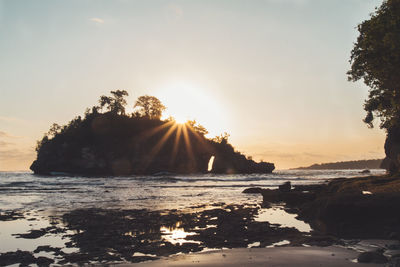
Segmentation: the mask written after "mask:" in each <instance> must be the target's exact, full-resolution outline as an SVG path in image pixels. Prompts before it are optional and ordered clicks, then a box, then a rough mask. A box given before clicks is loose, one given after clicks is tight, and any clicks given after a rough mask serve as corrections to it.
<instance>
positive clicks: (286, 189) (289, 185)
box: [279, 181, 292, 192]
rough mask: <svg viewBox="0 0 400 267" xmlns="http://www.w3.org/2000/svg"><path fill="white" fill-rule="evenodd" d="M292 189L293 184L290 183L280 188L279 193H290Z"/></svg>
mask: <svg viewBox="0 0 400 267" xmlns="http://www.w3.org/2000/svg"><path fill="white" fill-rule="evenodd" d="M290 189H292V184H291V183H290V181H288V182H285V183H283V184H282V185H280V186H279V191H281V192H289V191H290Z"/></svg>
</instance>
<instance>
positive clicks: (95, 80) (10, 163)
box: [0, 0, 385, 171]
mask: <svg viewBox="0 0 400 267" xmlns="http://www.w3.org/2000/svg"><path fill="white" fill-rule="evenodd" d="M381 3H382V0H379V1H378V0H253V1H247V0H242V1H235V0H225V1H223V0H216V1H214V0H213V1H211V0H201V1H200V0H198V1H194V0H193V1H191V0H182V1H174V0H171V1H167V0H166V1H161V0H160V1H159V0H146V1H133V0H132V1H129V0H114V1H111V0H69V1H61V0H56V1H54V0H47V1H46V0H39V1H23V0H0V170H3V171H6V170H28V169H29V166H30V164H31V162H32V161H33V160H34V159H35V157H36V152H35V149H34V148H35V146H36V140H39V139H41V138H42V136H43V134H44V133H45V132H47V131H48V129H49V127H50V125H51V124H52V123H53V122H56V123H59V124H66V123H67V122H68V121H69V120H71V119H72V118H74V117H75V116H77V115H82V114H83V113H84V111H85V109H86V108H87V107H91V106H93V105H96V104H97V102H98V99H99V97H100V95H105V94H107V93H108V92H109V91H111V90H115V89H125V90H127V91H128V92H129V94H130V95H129V97H128V105H129V106H128V108H127V110H128V111H132V107H133V104H134V102H135V99H136V98H137V97H139V96H141V95H145V94H148V95H154V96H156V97H158V98H159V99H160V100H161V101H162V102H163V103H164V105H166V106H167V107H168V109H167V110H166V112H165V116H170V115H171V116H174V117H176V118H177V119H179V120H186V119H196V120H197V121H198V122H199V123H200V124H202V125H204V126H205V127H206V128H207V129H208V130H209V131H210V134H209V136H210V137H212V136H215V135H219V134H221V133H223V132H228V133H229V134H230V138H229V140H230V143H232V145H233V146H234V147H235V148H236V149H237V150H239V151H241V152H243V153H245V154H246V155H251V156H253V159H256V160H264V161H268V162H274V163H275V165H276V167H277V168H278V169H286V168H293V167H298V166H307V165H310V164H313V163H321V162H333V161H344V160H359V159H374V158H383V157H384V149H383V144H384V140H385V133H384V131H383V130H380V129H379V127H376V128H374V129H369V128H367V126H366V125H365V124H364V123H363V122H362V119H363V117H364V115H365V112H364V111H363V103H364V100H365V98H366V97H367V93H368V88H367V87H366V86H365V85H363V83H362V82H361V81H360V82H357V83H352V82H348V81H347V76H346V72H347V71H348V70H349V68H350V64H349V57H350V51H351V49H352V47H353V43H354V42H355V41H356V38H357V36H358V34H357V29H356V26H357V24H359V23H361V22H362V21H363V20H366V19H368V18H369V14H370V13H371V12H373V11H374V8H375V7H376V6H379V5H380V4H381ZM378 124H379V123H378Z"/></svg>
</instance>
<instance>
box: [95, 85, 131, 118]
mask: <svg viewBox="0 0 400 267" xmlns="http://www.w3.org/2000/svg"><path fill="white" fill-rule="evenodd" d="M110 93H111V96H105V95H102V96H101V97H100V100H99V103H100V108H103V107H106V109H107V110H108V111H109V112H111V113H115V114H120V115H125V106H126V100H125V97H126V96H128V95H129V94H128V92H127V91H125V90H116V91H111V92H110Z"/></svg>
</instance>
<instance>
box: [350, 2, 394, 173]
mask: <svg viewBox="0 0 400 267" xmlns="http://www.w3.org/2000/svg"><path fill="white" fill-rule="evenodd" d="M358 31H359V36H358V38H357V42H356V43H355V44H354V48H353V50H352V51H351V58H350V63H351V69H350V70H349V71H348V72H347V74H348V79H349V81H353V82H355V81H358V80H360V79H363V81H364V83H365V84H366V85H367V86H369V87H370V90H369V95H368V99H367V100H366V101H365V103H364V109H365V111H366V112H367V115H366V117H365V118H364V122H365V123H367V124H368V126H369V127H371V128H372V127H373V123H374V118H375V117H378V118H379V119H380V121H381V123H380V128H382V129H384V130H385V131H386V133H387V138H386V142H385V153H386V160H385V162H386V168H387V169H388V170H389V171H390V172H391V173H397V172H399V170H400V160H399V159H400V157H399V156H400V0H386V1H384V2H383V3H382V5H381V6H380V7H379V8H377V9H376V11H375V13H373V14H372V15H371V18H370V19H368V20H366V21H364V22H362V23H361V24H359V25H358Z"/></svg>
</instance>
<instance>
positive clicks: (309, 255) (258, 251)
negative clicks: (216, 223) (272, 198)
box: [117, 246, 384, 267]
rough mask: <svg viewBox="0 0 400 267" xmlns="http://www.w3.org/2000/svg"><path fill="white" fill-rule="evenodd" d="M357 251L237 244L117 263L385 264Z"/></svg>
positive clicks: (148, 266)
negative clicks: (364, 258) (368, 259)
mask: <svg viewBox="0 0 400 267" xmlns="http://www.w3.org/2000/svg"><path fill="white" fill-rule="evenodd" d="M358 254H359V253H358V252H357V251H355V250H351V249H346V248H343V247H336V246H329V247H274V248H250V249H248V248H236V249H224V250H218V251H210V252H200V253H193V254H185V255H177V256H172V257H169V258H164V259H160V260H155V261H148V262H141V263H137V264H136V263H135V264H119V265H117V266H120V267H122V266H130V267H135V266H144V267H161V266H170V267H174V266H177V267H178V266H197V267H200V266H203V267H214V266H233V267H235V266H241V267H243V266H251V267H255V266H297V267H299V266H308V267H313V266H323V267H330V266H332V267H337V266H354V267H356V266H369V267H374V266H384V264H373V263H368V264H363V263H357V262H356V259H357V256H358Z"/></svg>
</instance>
